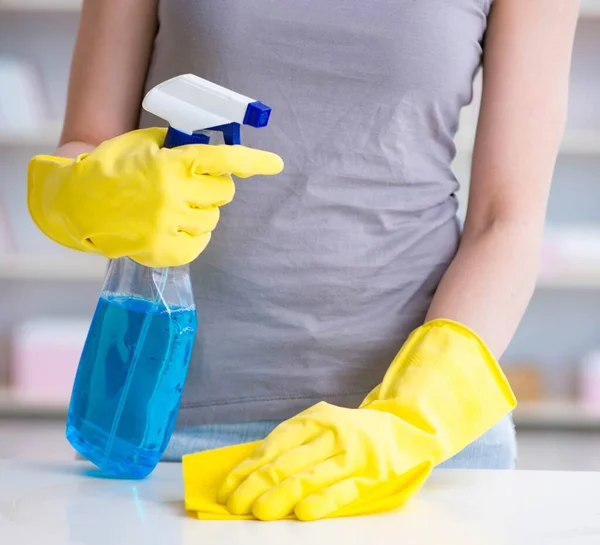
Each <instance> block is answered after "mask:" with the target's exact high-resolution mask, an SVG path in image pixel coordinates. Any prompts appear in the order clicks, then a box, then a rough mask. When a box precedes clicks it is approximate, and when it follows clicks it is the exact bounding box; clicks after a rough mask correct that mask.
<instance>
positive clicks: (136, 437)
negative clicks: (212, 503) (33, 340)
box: [67, 294, 197, 479]
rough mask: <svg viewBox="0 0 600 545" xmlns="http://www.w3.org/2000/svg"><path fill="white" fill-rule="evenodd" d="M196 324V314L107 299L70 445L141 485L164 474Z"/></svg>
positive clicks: (82, 380) (95, 326) (89, 348)
mask: <svg viewBox="0 0 600 545" xmlns="http://www.w3.org/2000/svg"><path fill="white" fill-rule="evenodd" d="M147 318H148V319H149V322H146V326H145V327H147V333H146V334H145V337H144V335H143V328H144V322H145V320H146V319H147ZM196 324H197V321H196V311H195V309H194V308H181V307H180V308H169V309H167V308H165V306H164V305H163V304H162V303H159V304H158V305H156V306H154V303H153V302H152V301H146V300H143V299H139V298H134V297H129V296H123V295H112V294H109V295H106V294H103V295H102V296H101V297H100V300H99V301H98V306H97V308H96V313H95V314H94V318H93V320H92V324H91V326H90V331H89V333H88V337H87V340H86V343H85V347H84V349H83V353H82V355H81V360H80V363H79V368H78V369H77V375H76V377H75V384H74V386H73V393H72V396H71V404H70V407H69V414H68V418H67V439H68V440H69V442H70V443H71V444H72V445H73V447H74V448H75V449H76V450H77V451H78V452H79V453H80V454H81V455H82V456H83V457H84V458H86V459H87V460H89V461H91V462H92V463H94V464H95V465H96V466H98V467H99V468H100V469H101V470H102V471H103V473H105V474H108V476H115V477H121V478H130V479H141V478H143V477H146V476H147V475H149V474H150V473H151V472H152V470H153V469H154V468H155V467H156V464H157V463H158V462H159V460H160V458H161V456H162V454H163V452H164V450H165V448H166V447H167V443H168V442H169V439H170V437H171V434H172V433H173V428H174V427H175V420H176V418H177V412H178V410H179V403H180V401H181V395H182V392H183V385H184V382H185V378H186V375H187V368H188V364H189V360H190V356H191V352H192V346H193V344H194V337H195V333H196ZM140 336H142V337H144V338H145V341H144V343H143V344H142V345H140V346H138V344H139V343H138V340H139V339H140Z"/></svg>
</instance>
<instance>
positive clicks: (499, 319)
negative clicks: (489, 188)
mask: <svg viewBox="0 0 600 545" xmlns="http://www.w3.org/2000/svg"><path fill="white" fill-rule="evenodd" d="M541 231H542V230H541V229H540V226H532V225H521V224H518V223H517V222H514V221H508V220H506V221H502V220H501V221H497V222H491V223H490V224H489V226H488V227H486V228H485V229H483V230H482V231H480V232H477V233H468V232H466V233H465V235H464V237H463V240H462V242H461V245H460V248H459V250H458V253H457V254H456V257H455V258H454V260H453V261H452V263H451V265H450V267H449V268H448V270H447V271H446V273H445V275H444V277H443V279H442V281H441V283H440V285H439V288H438V290H437V292H436V294H435V297H434V299H433V302H432V304H431V306H430V308H429V312H428V314H427V319H428V320H430V319H435V318H447V319H451V320H455V321H457V322H460V323H463V324H465V325H466V326H469V327H470V328H471V329H473V330H474V331H475V332H477V333H478V334H479V335H480V336H481V337H482V339H483V340H484V341H485V342H486V344H487V345H488V347H489V348H490V350H491V351H492V353H493V354H494V356H496V358H500V356H501V355H502V353H503V352H504V350H505V349H506V347H507V346H508V344H509V342H510V340H511V338H512V336H513V335H514V333H515V330H516V328H517V326H518V324H519V321H520V320H521V317H522V316H523V313H524V311H525V308H526V307H527V304H528V303H529V300H530V299H531V295H532V293H533V290H534V287H535V282H536V278H537V273H538V264H539V253H540V244H541Z"/></svg>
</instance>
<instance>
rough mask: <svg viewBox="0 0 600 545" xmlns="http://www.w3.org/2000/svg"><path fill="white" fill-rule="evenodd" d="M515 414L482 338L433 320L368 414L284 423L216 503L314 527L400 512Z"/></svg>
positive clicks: (326, 411)
mask: <svg viewBox="0 0 600 545" xmlns="http://www.w3.org/2000/svg"><path fill="white" fill-rule="evenodd" d="M515 404H516V401H515V398H514V396H513V393H512V391H511V389H510V387H509V385H508V382H507V381H506V379H505V377H504V375H503V373H502V371H501V369H500V367H499V366H498V364H497V363H496V361H495V359H494V357H493V356H492V354H491V353H490V352H489V350H488V349H487V347H486V346H485V345H484V343H483V342H482V341H481V340H480V339H479V338H478V337H477V335H475V333H473V332H472V331H471V330H469V329H468V328H466V327H464V326H462V325H460V324H458V323H455V322H451V321H448V320H435V321H432V322H429V323H427V324H425V325H423V326H421V327H420V328H418V329H416V330H415V331H414V332H413V333H412V334H411V336H410V337H409V339H408V340H407V342H406V343H405V345H404V346H403V347H402V349H401V350H400V352H399V354H398V355H397V356H396V358H395V359H394V361H393V363H392V365H391V366H390V368H389V370H388V372H387V373H386V375H385V377H384V379H383V382H382V383H381V384H380V385H379V386H378V387H377V388H375V389H374V390H373V391H372V392H371V393H370V394H369V396H368V397H367V398H366V399H365V400H364V402H363V403H362V405H361V406H360V408H358V409H345V408H340V407H336V406H333V405H329V404H327V403H319V404H317V405H315V406H313V407H311V408H310V409H308V410H306V411H304V412H303V413H301V414H299V415H297V416H295V417H293V418H291V419H290V420H288V421H286V422H284V423H283V424H281V425H280V426H279V427H277V428H276V429H275V430H274V431H273V432H272V433H271V435H270V436H269V437H267V438H266V439H265V440H264V441H262V442H260V443H258V444H257V446H256V447H255V449H254V452H253V454H251V456H250V457H249V458H247V459H246V460H245V461H243V462H242V463H241V464H240V465H238V467H236V468H235V469H233V471H231V472H230V473H229V474H228V476H227V477H226V479H225V481H224V482H223V484H222V485H221V488H220V490H219V491H218V492H217V497H216V499H217V502H218V503H221V504H223V505H225V506H226V508H227V510H228V511H229V512H230V513H231V514H232V515H253V516H254V517H256V518H258V519H261V520H275V519H280V518H284V517H287V516H289V515H295V517H296V518H298V519H300V520H316V519H321V518H324V517H329V516H347V515H356V514H367V513H373V512H378V511H384V510H386V509H390V508H392V507H397V506H399V505H401V504H402V503H404V502H405V501H406V500H407V499H408V498H409V497H410V496H411V495H412V494H414V492H415V491H416V490H417V489H418V488H419V487H420V485H421V484H422V483H423V482H424V480H425V479H426V478H427V476H428V475H429V473H430V472H431V470H432V468H433V467H435V466H436V465H438V464H439V463H441V462H443V461H445V460H446V459H448V458H450V457H452V456H453V455H455V454H456V453H458V452H459V451H461V450H462V449H463V448H464V447H466V446H467V445H468V444H470V443H471V442H472V441H474V440H475V439H477V438H478V437H479V436H480V435H482V434H483V433H484V432H485V431H487V430H488V429H489V428H490V427H492V426H493V425H494V424H495V423H496V422H498V421H499V420H500V419H501V418H502V417H504V416H505V415H506V414H508V413H509V412H510V411H511V410H512V409H513V408H514V407H515ZM234 448H236V447H234ZM222 450H223V454H222V455H223V456H225V451H226V450H227V449H222ZM196 456H202V453H200V454H192V455H190V461H189V462H187V461H186V459H185V458H184V473H185V472H186V467H185V466H186V464H187V463H189V464H190V465H189V467H190V468H191V467H192V466H191V462H193V458H194V457H196ZM205 468H206V466H205ZM188 474H189V472H188ZM192 487H193V483H189V485H188V483H186V489H188V488H189V489H190V490H193V489H192ZM194 493H195V492H192V493H191V494H190V497H191V496H193V494H194ZM186 499H187V495H186ZM192 503H193V502H188V508H190V507H191V508H193V505H191V504H192ZM198 515H199V516H200V517H201V518H211V517H210V516H206V517H204V516H203V513H201V512H200V511H199V512H198ZM220 518H223V517H222V516H220Z"/></svg>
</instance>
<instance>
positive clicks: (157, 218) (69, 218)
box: [28, 128, 283, 267]
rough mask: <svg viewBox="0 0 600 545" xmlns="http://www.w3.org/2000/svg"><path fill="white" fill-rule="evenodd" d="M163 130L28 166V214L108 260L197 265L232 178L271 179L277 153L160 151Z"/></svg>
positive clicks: (70, 243) (58, 238)
mask: <svg viewBox="0 0 600 545" xmlns="http://www.w3.org/2000/svg"><path fill="white" fill-rule="evenodd" d="M165 134H166V129H161V128H153V129H141V130H137V131H132V132H130V133H127V134H124V135H121V136H118V137H116V138H112V139H110V140H107V141H106V142H103V143H102V144H100V145H99V146H98V147H97V148H96V149H95V150H94V151H92V152H91V153H89V154H83V155H80V156H79V157H77V159H74V160H73V159H66V158H64V157H54V156H47V155H40V156H36V157H34V158H33V159H32V160H31V161H30V163H29V172H28V204H29V211H30V214H31V217H32V218H33V220H34V221H35V223H36V224H37V226H38V227H39V228H40V229H41V231H42V232H43V233H45V234H46V236H48V237H49V238H51V239H52V240H54V241H55V242H58V243H59V244H61V245H63V246H66V247H68V248H72V249H75V250H80V251H83V252H91V253H95V254H100V255H102V256H104V257H107V258H111V259H112V258H118V257H123V256H129V257H131V258H132V259H134V260H135V261H137V262H138V263H141V264H142V265H146V266H151V267H167V266H177V265H184V264H186V263H189V262H191V261H193V260H194V259H195V258H196V257H197V256H198V255H199V254H200V253H201V252H202V251H203V250H204V249H205V247H206V245H207V244H208V242H209V240H210V236H211V232H212V231H213V229H214V228H215V226H216V225H217V222H218V220H219V207H220V206H223V205H224V204H227V203H229V202H230V201H231V200H232V198H233V195H234V191H235V188H234V183H233V180H232V178H231V175H232V174H233V175H235V176H238V177H240V178H246V177H249V176H253V175H258V174H263V175H271V174H277V173H279V172H280V171H281V170H282V168H283V162H282V160H281V159H280V158H279V157H278V156H277V155H275V154H273V153H269V152H265V151H260V150H255V149H251V148H247V147H244V146H209V145H188V146H182V147H179V148H174V149H165V148H162V147H161V146H162V144H163V142H164V139H165Z"/></svg>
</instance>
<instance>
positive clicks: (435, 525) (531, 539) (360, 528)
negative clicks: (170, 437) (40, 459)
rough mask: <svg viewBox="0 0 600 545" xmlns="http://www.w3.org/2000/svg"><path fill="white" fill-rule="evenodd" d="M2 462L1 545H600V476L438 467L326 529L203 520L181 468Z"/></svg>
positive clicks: (325, 523)
mask: <svg viewBox="0 0 600 545" xmlns="http://www.w3.org/2000/svg"><path fill="white" fill-rule="evenodd" d="M87 468H88V466H87V465H86V464H84V463H83V462H75V463H72V464H63V465H58V464H39V463H37V464H36V463H18V462H10V461H3V462H2V461H0V544H2V545H70V544H78V545H138V544H139V545H155V544H156V545H188V544H194V545H237V544H244V545H253V544H257V545H258V544H260V545H271V544H277V545H284V544H285V545H288V544H289V545H296V544H298V545H299V544H302V545H320V544H328V545H329V544H333V545H354V544H356V545H359V544H360V545H379V544H385V545H393V544H402V545H421V544H427V545H429V544H431V545H556V544H565V545H567V544H568V545H584V544H585V545H588V544H589V545H599V544H600V473H559V472H556V473H548V472H520V471H517V472H501V471H498V472H493V471H489V472H485V471H450V470H438V471H437V472H435V473H434V475H433V476H432V477H431V478H430V479H429V481H428V482H427V484H426V486H425V488H424V489H423V490H422V491H421V493H420V494H419V495H417V496H416V497H415V498H413V500H412V501H411V502H410V503H409V504H408V505H406V506H405V507H404V508H403V509H401V510H399V511H397V512H395V513H389V514H386V515H381V516H372V517H361V518H355V519H336V520H328V521H321V522H317V523H299V522H274V523H261V522H254V521H253V522H235V521H234V522H214V521H208V522H205V521H199V520H196V519H193V518H191V517H190V516H188V515H187V514H186V513H185V511H184V509H183V502H182V497H183V485H182V479H181V467H180V466H179V465H177V464H167V465H161V466H159V467H158V468H157V470H156V471H155V472H154V474H153V475H152V476H151V477H150V478H148V479H147V480H145V481H140V482H132V481H109V480H101V479H96V478H93V477H90V476H86V475H84V474H82V473H84V470H85V469H87Z"/></svg>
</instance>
